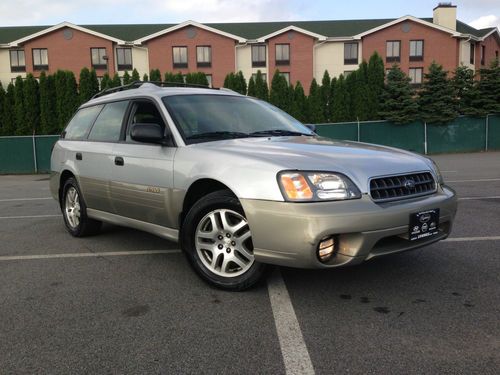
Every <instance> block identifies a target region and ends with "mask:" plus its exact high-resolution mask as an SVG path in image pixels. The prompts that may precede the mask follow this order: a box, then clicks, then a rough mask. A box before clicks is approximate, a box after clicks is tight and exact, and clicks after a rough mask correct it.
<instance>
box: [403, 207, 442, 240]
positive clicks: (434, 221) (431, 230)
mask: <svg viewBox="0 0 500 375" xmlns="http://www.w3.org/2000/svg"><path fill="white" fill-rule="evenodd" d="M438 233H439V208H434V209H431V210H426V211H421V212H416V213H412V214H410V226H409V228H408V239H409V240H410V241H417V240H421V239H424V238H429V237H433V236H435V235H437V234H438Z"/></svg>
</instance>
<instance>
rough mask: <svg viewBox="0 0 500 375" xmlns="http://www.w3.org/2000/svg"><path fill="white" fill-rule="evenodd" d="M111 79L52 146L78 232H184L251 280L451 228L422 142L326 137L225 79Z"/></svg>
mask: <svg viewBox="0 0 500 375" xmlns="http://www.w3.org/2000/svg"><path fill="white" fill-rule="evenodd" d="M115 91H116V92H104V93H102V94H101V95H98V97H96V98H94V99H92V100H90V101H89V102H87V103H85V104H83V105H82V106H81V107H80V108H79V109H78V111H77V112H76V113H75V115H74V117H73V118H72V119H71V121H70V122H69V124H68V125H67V127H66V129H65V130H64V132H63V133H62V135H61V138H60V139H59V140H58V141H57V143H56V144H55V146H54V149H53V152H52V159H51V170H52V175H51V182H50V185H51V191H52V195H53V196H54V198H55V199H57V201H58V202H59V203H60V206H61V209H62V212H63V217H64V222H65V224H66V228H67V230H68V231H69V233H70V234H71V235H73V236H76V237H80V236H85V235H90V234H93V233H96V232H97V231H98V230H99V228H100V225H101V223H102V222H108V223H113V224H117V225H122V226H127V227H132V228H136V229H140V230H144V231H147V232H150V233H153V234H156V235H159V236H161V237H164V238H166V239H168V240H171V241H179V243H180V246H181V248H182V250H183V251H184V252H185V254H186V256H187V258H188V259H189V261H190V263H191V265H192V267H193V268H194V270H195V271H196V272H197V273H198V274H199V275H200V276H201V277H202V278H204V279H205V280H207V281H208V282H210V283H212V284H214V285H216V286H217V287H220V288H224V289H230V290H243V289H246V288H248V287H250V286H252V285H254V284H255V283H256V282H257V281H258V280H259V279H260V278H261V277H262V275H263V274H264V271H265V265H266V264H276V265H281V266H290V267H303V268H332V267H339V266H345V265H353V264H358V263H360V262H363V261H364V260H367V259H370V258H373V257H377V256H380V255H385V254H391V253H396V252H401V251H405V250H410V249H415V248H418V247H421V246H425V245H429V244H431V243H433V242H436V241H439V240H442V239H444V238H446V237H447V236H448V235H449V233H450V231H451V226H452V222H453V219H454V216H455V212H456V208H457V200H456V195H455V192H454V191H453V190H452V189H451V188H449V187H448V186H446V185H445V184H444V182H443V178H442V177H441V174H440V172H439V170H438V168H437V166H436V165H435V164H434V163H433V162H432V160H430V159H428V158H426V157H424V156H420V155H417V154H414V153H411V152H407V151H403V150H398V149H394V148H390V147H382V146H377V145H372V144H363V143H356V142H347V141H335V140H331V139H327V138H323V137H319V136H318V135H316V134H315V133H314V132H313V131H312V130H311V129H310V128H309V127H307V126H305V125H303V124H301V123H300V122H298V121H297V120H295V119H294V118H292V117H290V116H289V115H288V114H286V113H284V112H283V111H281V110H279V109H278V108H276V107H274V106H272V105H270V104H268V103H266V102H264V101H260V100H257V99H254V98H251V97H246V96H242V95H239V94H236V93H234V92H232V91H229V90H224V89H220V90H217V89H208V88H192V87H182V88H179V87H160V86H158V85H155V84H152V83H142V84H136V85H133V89H132V87H130V89H126V87H122V88H120V89H119V90H115Z"/></svg>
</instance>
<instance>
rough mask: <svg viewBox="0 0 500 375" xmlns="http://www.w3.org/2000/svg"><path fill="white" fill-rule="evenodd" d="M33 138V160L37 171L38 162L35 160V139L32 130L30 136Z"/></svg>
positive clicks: (36, 171)
mask: <svg viewBox="0 0 500 375" xmlns="http://www.w3.org/2000/svg"><path fill="white" fill-rule="evenodd" d="M31 139H32V140H33V162H34V164H35V173H38V162H37V160H36V141H35V131H33V136H32V138H31Z"/></svg>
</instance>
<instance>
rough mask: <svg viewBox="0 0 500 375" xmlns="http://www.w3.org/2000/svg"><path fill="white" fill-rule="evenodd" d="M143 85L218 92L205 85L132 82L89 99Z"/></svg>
mask: <svg viewBox="0 0 500 375" xmlns="http://www.w3.org/2000/svg"><path fill="white" fill-rule="evenodd" d="M144 83H152V84H153V85H156V86H159V87H192V88H199V89H208V90H218V89H216V88H213V87H209V86H206V85H198V84H195V83H184V82H162V81H134V82H132V83H129V84H128V85H122V86H117V87H111V88H109V89H104V90H102V91H99V92H98V93H97V94H95V95H94V96H93V97H92V98H91V99H95V98H99V97H101V96H104V95H108V94H112V93H115V92H119V91H124V90H130V89H137V88H139V87H141V86H142V84H144Z"/></svg>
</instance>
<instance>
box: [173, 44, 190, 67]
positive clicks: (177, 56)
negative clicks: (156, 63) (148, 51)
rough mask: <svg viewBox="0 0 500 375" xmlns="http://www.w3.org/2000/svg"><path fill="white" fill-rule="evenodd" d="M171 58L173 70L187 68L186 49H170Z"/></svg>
mask: <svg viewBox="0 0 500 375" xmlns="http://www.w3.org/2000/svg"><path fill="white" fill-rule="evenodd" d="M172 57H173V60H174V68H187V67H188V49H187V47H172Z"/></svg>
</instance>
